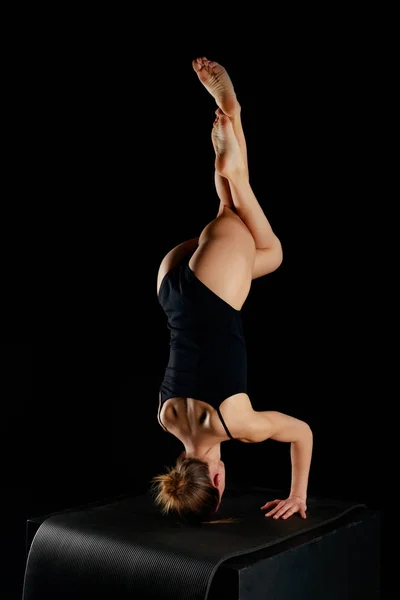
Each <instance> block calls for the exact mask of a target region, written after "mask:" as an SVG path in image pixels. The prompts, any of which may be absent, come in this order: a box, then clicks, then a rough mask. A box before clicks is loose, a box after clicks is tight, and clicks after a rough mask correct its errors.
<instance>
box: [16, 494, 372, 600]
mask: <svg viewBox="0 0 400 600" xmlns="http://www.w3.org/2000/svg"><path fill="white" fill-rule="evenodd" d="M275 497H276V496H275V495H274V494H272V493H271V490H260V489H259V488H258V489H252V490H244V491H241V492H237V491H234V490H228V489H227V490H226V491H225V494H224V500H223V516H232V517H238V518H241V519H242V521H241V522H238V523H227V524H217V525H202V526H200V527H199V528H193V527H190V526H186V525H183V524H180V523H178V522H176V521H175V520H171V519H169V518H166V517H162V516H161V515H160V514H159V513H158V511H157V510H156V509H155V508H154V507H153V505H152V503H151V500H150V496H149V495H147V494H146V495H142V496H136V497H128V498H124V499H123V500H118V501H114V502H111V503H109V504H106V505H103V506H96V507H95V508H84V509H82V510H81V509H79V510H76V511H75V510H74V511H70V512H64V513H61V514H57V515H53V516H50V517H49V518H47V519H46V520H45V521H44V522H43V523H42V524H41V525H40V527H39V529H38V531H37V533H36V535H35V537H34V539H33V542H32V545H31V548H30V551H29V555H28V559H27V565H26V571H25V581H24V593H23V600H66V599H68V600H78V599H79V600H80V599H85V600H86V599H87V600H89V599H91V598H96V600H99V599H105V598H107V599H108V600H111V599H112V600H122V599H123V600H125V599H126V600H128V599H129V600H132V599H133V598H135V599H140V600H146V599H150V598H152V599H157V600H167V599H168V600H204V599H206V598H207V597H208V592H209V589H210V585H211V582H212V578H213V576H214V574H215V571H216V570H217V568H218V566H219V565H220V564H221V563H222V562H223V561H225V560H227V559H229V558H232V557H233V556H239V555H243V554H248V553H250V552H253V551H255V550H260V549H262V548H266V547H268V546H272V545H273V544H278V543H280V542H282V541H283V540H285V539H288V538H290V537H293V536H296V535H299V534H301V533H304V532H306V531H310V530H312V529H317V528H319V527H321V526H323V525H325V524H327V523H328V522H331V521H335V520H336V519H339V518H340V517H341V516H343V515H344V514H345V513H348V512H349V511H352V510H354V509H356V508H358V507H360V506H364V505H360V504H346V503H340V502H336V501H334V502H329V501H324V502H321V501H320V500H319V501H318V503H317V502H316V501H315V500H312V499H311V500H310V499H309V500H308V513H307V514H308V517H307V519H301V518H300V517H299V516H297V515H294V516H293V517H291V518H290V519H288V520H287V521H283V520H282V519H280V520H273V519H271V518H265V517H264V511H261V510H260V507H261V506H262V505H263V504H265V502H267V501H268V500H271V499H273V498H275ZM278 497H279V496H278Z"/></svg>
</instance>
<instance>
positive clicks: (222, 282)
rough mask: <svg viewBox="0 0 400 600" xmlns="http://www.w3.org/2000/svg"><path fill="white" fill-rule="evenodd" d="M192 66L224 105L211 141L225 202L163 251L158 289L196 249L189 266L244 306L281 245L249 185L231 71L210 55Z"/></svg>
mask: <svg viewBox="0 0 400 600" xmlns="http://www.w3.org/2000/svg"><path fill="white" fill-rule="evenodd" d="M193 68H194V70H195V71H196V73H197V75H198V76H199V79H200V81H201V82H202V83H203V85H204V86H205V87H206V89H207V90H208V91H209V93H210V94H212V96H213V97H214V99H215V101H216V103H217V105H218V107H219V108H218V110H217V111H216V119H215V122H214V127H213V130H212V142H213V145H214V149H215V154H216V158H215V185H216V189H217V193H218V196H219V198H220V206H219V210H218V214H217V217H216V218H215V219H214V220H213V221H211V223H209V224H208V225H207V226H206V227H205V228H204V229H203V231H202V232H201V235H200V236H199V238H193V239H191V240H188V241H186V242H182V243H181V244H179V245H178V246H176V247H175V248H173V249H172V250H170V252H168V254H167V255H166V256H165V257H164V259H163V261H162V262H161V265H160V268H159V272H158V279H157V292H158V291H159V288H160V284H161V282H162V279H163V277H164V276H165V274H166V273H167V272H168V271H169V270H170V269H172V268H173V267H174V266H175V265H176V264H177V263H179V262H180V261H181V260H182V259H183V257H184V256H185V255H187V254H188V253H193V251H194V254H193V255H192V257H191V259H190V261H189V266H190V268H192V270H193V271H194V272H195V274H196V276H197V277H198V278H199V279H200V280H201V281H203V283H205V285H207V286H208V287H209V288H210V289H211V290H213V291H214V292H215V293H216V294H217V295H219V296H220V297H221V298H223V299H224V300H225V301H226V302H228V303H229V304H231V305H232V306H233V307H234V308H236V309H237V310H239V309H240V308H241V306H242V305H243V303H244V301H245V299H246V297H247V294H248V292H249V290H250V285H251V280H252V279H256V278H257V277H262V276H263V275H266V274H268V273H271V272H272V271H274V270H275V269H277V268H278V267H279V265H280V264H281V262H282V248H281V244H280V241H279V239H278V237H277V236H276V235H275V233H274V232H273V230H272V228H271V225H270V224H269V221H268V219H267V217H266V216H265V214H264V212H263V210H262V208H261V206H260V204H259V203H258V200H257V198H256V197H255V195H254V192H253V190H252V188H251V186H250V182H249V172H248V164H247V147H246V140H245V136H244V132H243V127H242V123H241V107H240V104H239V102H238V101H237V98H236V94H235V91H234V88H233V85H232V82H231V80H230V78H229V75H228V74H227V72H226V70H225V69H224V68H223V67H222V66H221V65H219V64H218V63H215V62H211V61H209V60H207V59H206V58H201V59H197V60H196V61H193Z"/></svg>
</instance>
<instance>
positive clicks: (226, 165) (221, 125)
mask: <svg viewBox="0 0 400 600" xmlns="http://www.w3.org/2000/svg"><path fill="white" fill-rule="evenodd" d="M212 140H213V144H214V149H215V153H216V160H215V169H216V172H217V173H219V175H221V177H224V178H225V179H226V180H227V181H228V183H229V189H230V194H231V198H232V201H233V204H234V206H235V209H236V213H237V215H238V216H239V217H240V219H241V220H242V221H243V223H244V224H245V225H246V226H247V228H248V229H249V231H250V233H251V235H252V236H253V239H254V242H255V245H256V250H257V252H256V255H255V263H254V271H253V279H255V278H256V277H261V276H262V275H266V274H267V273H270V272H272V271H274V270H275V269H277V268H278V267H279V265H280V264H281V262H282V247H281V244H280V241H279V239H278V237H277V236H276V235H275V233H274V232H273V230H272V227H271V225H270V223H269V221H268V219H267V217H266V216H265V214H264V211H263V209H262V208H261V206H260V204H259V202H258V200H257V198H256V196H255V195H254V192H253V190H252V188H251V185H250V182H249V174H248V169H247V164H246V162H245V160H244V159H243V155H242V149H241V148H240V146H239V142H238V140H237V138H236V136H235V133H234V130H233V125H232V122H231V120H230V118H229V117H227V116H226V115H225V114H221V115H220V116H217V119H216V122H215V123H214V128H213V132H212Z"/></svg>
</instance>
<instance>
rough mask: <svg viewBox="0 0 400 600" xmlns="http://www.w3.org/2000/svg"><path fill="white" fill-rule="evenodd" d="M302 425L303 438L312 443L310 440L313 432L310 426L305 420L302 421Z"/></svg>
mask: <svg viewBox="0 0 400 600" xmlns="http://www.w3.org/2000/svg"><path fill="white" fill-rule="evenodd" d="M302 427H303V436H304V437H305V439H307V440H309V442H311V443H312V441H313V432H312V429H311V427H310V426H309V424H308V423H306V422H305V421H302Z"/></svg>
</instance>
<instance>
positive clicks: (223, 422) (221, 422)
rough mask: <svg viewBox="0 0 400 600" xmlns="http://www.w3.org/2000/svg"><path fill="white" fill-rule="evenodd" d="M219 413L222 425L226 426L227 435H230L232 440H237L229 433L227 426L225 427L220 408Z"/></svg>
mask: <svg viewBox="0 0 400 600" xmlns="http://www.w3.org/2000/svg"><path fill="white" fill-rule="evenodd" d="M217 413H218V416H219V418H220V419H221V423H222V425H223V426H224V428H225V431H226V433H227V434H228V436H229V437H230V438H231V440H234V439H235V438H234V437H233V436H232V435H231V434H230V431H229V429H228V428H227V426H226V425H225V421H224V419H223V418H222V415H221V411H220V410H219V407H218V408H217Z"/></svg>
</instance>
